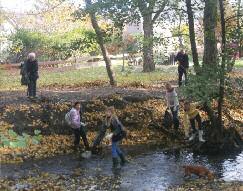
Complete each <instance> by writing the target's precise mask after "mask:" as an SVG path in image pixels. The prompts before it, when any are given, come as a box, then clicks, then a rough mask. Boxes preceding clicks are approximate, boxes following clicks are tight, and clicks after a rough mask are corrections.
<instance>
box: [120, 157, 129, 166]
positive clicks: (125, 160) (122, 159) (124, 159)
mask: <svg viewBox="0 0 243 191" xmlns="http://www.w3.org/2000/svg"><path fill="white" fill-rule="evenodd" d="M119 157H120V159H121V162H120V165H121V166H124V165H125V164H126V163H128V161H127V159H126V158H125V156H124V154H119Z"/></svg>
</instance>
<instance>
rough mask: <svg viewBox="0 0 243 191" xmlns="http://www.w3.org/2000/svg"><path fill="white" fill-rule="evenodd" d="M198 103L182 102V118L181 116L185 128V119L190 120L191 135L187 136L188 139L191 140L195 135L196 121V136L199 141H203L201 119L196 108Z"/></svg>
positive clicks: (186, 124)
mask: <svg viewBox="0 0 243 191" xmlns="http://www.w3.org/2000/svg"><path fill="white" fill-rule="evenodd" d="M198 105H199V104H198V103H194V104H193V103H191V102H190V101H185V102H184V118H183V124H184V128H185V129H187V128H188V127H187V126H188V123H187V121H188V120H189V121H190V125H191V129H192V135H191V137H190V138H189V141H192V140H194V139H195V137H196V132H197V130H196V122H197V126H198V137H199V141H200V142H205V140H204V139H203V130H202V119H201V116H200V113H199V111H198V110H197V108H196V107H197V106H198Z"/></svg>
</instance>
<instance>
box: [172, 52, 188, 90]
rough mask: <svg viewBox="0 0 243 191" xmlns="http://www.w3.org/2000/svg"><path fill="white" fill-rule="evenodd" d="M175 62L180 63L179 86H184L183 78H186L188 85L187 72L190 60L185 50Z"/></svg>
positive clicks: (179, 53) (178, 54)
mask: <svg viewBox="0 0 243 191" xmlns="http://www.w3.org/2000/svg"><path fill="white" fill-rule="evenodd" d="M175 61H177V62H178V75H179V80H178V85H179V86H181V85H182V76H183V75H184V77H185V84H186V83H187V70H188V68H189V58H188V55H187V54H186V52H185V51H184V50H180V52H178V53H177V55H176V57H175Z"/></svg>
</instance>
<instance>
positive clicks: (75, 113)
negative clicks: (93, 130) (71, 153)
mask: <svg viewBox="0 0 243 191" xmlns="http://www.w3.org/2000/svg"><path fill="white" fill-rule="evenodd" d="M80 111H81V103H80V102H75V103H74V105H73V108H72V109H71V110H70V122H71V127H72V131H73V133H74V137H75V138H74V147H75V149H78V147H79V142H80V136H81V137H82V139H83V143H84V146H85V149H86V150H89V143H88V140H87V137H86V133H85V130H84V126H85V124H84V123H82V122H81V114H80Z"/></svg>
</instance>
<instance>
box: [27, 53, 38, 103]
mask: <svg viewBox="0 0 243 191" xmlns="http://www.w3.org/2000/svg"><path fill="white" fill-rule="evenodd" d="M25 64H26V72H27V75H28V78H29V80H28V90H27V95H28V96H29V97H30V98H34V97H36V82H37V79H38V78H39V75H38V62H37V60H36V56H35V53H33V52H32V53H29V55H28V58H27V60H26V62H25Z"/></svg>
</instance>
